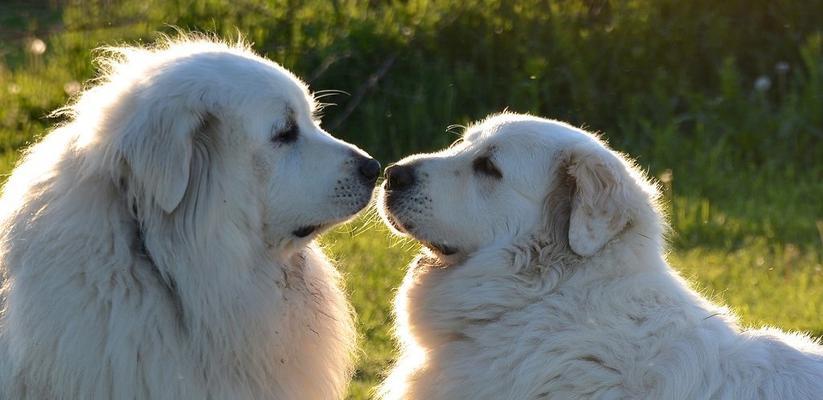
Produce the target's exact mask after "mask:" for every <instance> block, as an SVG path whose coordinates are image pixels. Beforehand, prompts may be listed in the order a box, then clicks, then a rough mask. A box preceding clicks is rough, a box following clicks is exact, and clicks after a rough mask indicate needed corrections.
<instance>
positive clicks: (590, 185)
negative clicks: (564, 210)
mask: <svg viewBox="0 0 823 400" xmlns="http://www.w3.org/2000/svg"><path fill="white" fill-rule="evenodd" d="M567 172H568V174H569V177H571V179H572V181H573V183H574V185H573V187H574V189H573V191H572V193H571V215H570V217H569V247H571V249H572V251H574V252H575V253H577V254H578V255H581V256H584V257H588V256H591V255H593V254H595V253H596V252H598V251H599V250H600V249H601V248H603V246H604V245H605V244H606V243H608V242H609V241H610V240H611V239H612V238H613V237H614V236H615V235H617V234H618V233H620V232H621V231H622V230H623V229H624V228H625V227H626V225H627V224H628V223H629V209H630V204H631V203H630V200H629V198H630V188H629V186H628V185H629V180H630V177H629V175H628V173H627V171H626V167H625V166H624V165H623V163H622V162H621V161H620V159H619V158H618V157H617V156H616V155H615V154H612V152H611V151H609V150H607V149H606V148H604V147H603V146H602V145H600V144H598V143H594V142H588V143H582V144H579V145H577V146H575V147H574V148H573V149H572V151H571V153H570V154H569V164H568V169H567Z"/></svg>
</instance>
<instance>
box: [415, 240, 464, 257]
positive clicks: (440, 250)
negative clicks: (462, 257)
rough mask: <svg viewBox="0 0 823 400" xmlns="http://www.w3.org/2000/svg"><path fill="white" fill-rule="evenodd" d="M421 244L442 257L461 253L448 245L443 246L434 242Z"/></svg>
mask: <svg viewBox="0 0 823 400" xmlns="http://www.w3.org/2000/svg"><path fill="white" fill-rule="evenodd" d="M420 243H421V244H423V246H426V247H427V248H428V249H430V250H431V251H433V252H435V253H437V254H439V255H442V256H453V255H455V254H457V252H458V251H459V250H458V249H457V248H456V247H454V246H449V245H446V244H443V243H433V242H423V241H421V242H420Z"/></svg>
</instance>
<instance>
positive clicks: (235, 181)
mask: <svg viewBox="0 0 823 400" xmlns="http://www.w3.org/2000/svg"><path fill="white" fill-rule="evenodd" d="M99 54H100V58H99V59H98V64H99V65H100V66H101V74H100V77H99V78H98V79H97V80H95V81H93V82H92V83H91V86H90V87H89V88H88V89H87V90H86V91H85V92H83V93H82V94H81V95H80V96H79V98H78V99H77V100H76V102H75V103H74V104H73V105H69V106H67V107H65V108H63V109H61V110H58V111H57V112H56V115H60V116H64V117H66V118H67V122H65V123H64V124H62V126H59V127H57V128H55V129H54V130H53V131H52V132H51V133H49V134H48V135H46V136H45V138H44V139H43V140H42V141H41V142H40V143H38V144H36V145H34V146H32V147H31V148H30V149H29V150H28V151H27V152H26V154H25V155H24V157H23V159H22V161H21V162H20V163H19V165H18V166H17V168H15V169H14V171H13V173H12V175H11V177H10V178H9V180H8V183H7V184H6V185H5V188H4V191H3V194H2V197H0V279H2V281H3V282H2V289H0V302H2V304H0V310H2V311H1V312H0V398H4V399H6V398H7V399H46V398H66V399H68V398H72V399H91V398H137V399H183V398H214V399H322V400H325V399H335V398H342V397H343V396H344V395H345V393H346V388H347V385H348V382H349V379H350V377H351V374H352V372H353V353H354V350H355V344H356V331H355V326H354V320H353V315H352V314H353V312H352V309H351V307H350V305H349V303H348V301H347V299H346V296H345V292H344V290H343V287H342V282H341V278H340V274H339V273H338V271H337V269H336V268H335V267H334V266H333V265H332V264H331V263H330V261H329V260H328V259H327V258H326V256H325V254H324V253H323V251H322V250H321V249H320V248H319V247H318V246H317V245H316V244H315V243H314V239H315V238H316V237H317V236H318V235H319V234H321V233H322V232H323V231H325V230H326V229H328V228H330V227H332V226H335V225H337V224H339V223H342V222H344V221H346V220H348V219H350V218H352V217H353V216H354V215H355V214H356V213H358V212H359V211H360V210H361V209H363V208H364V207H365V206H366V205H367V204H368V202H369V201H370V198H371V194H372V190H373V187H374V184H375V180H376V178H377V175H378V173H379V168H380V166H379V163H377V162H376V161H375V160H373V159H371V158H370V157H369V156H368V155H367V154H366V153H365V152H363V151H362V150H360V149H358V148H357V147H355V146H353V145H351V144H348V143H345V142H343V141H340V140H338V139H336V138H334V137H332V136H331V135H330V134H329V133H327V132H325V131H324V130H322V129H321V128H320V126H319V123H318V121H317V108H318V107H317V105H316V103H315V99H314V97H313V95H312V94H311V93H309V91H308V88H307V87H306V85H305V84H304V83H303V82H302V81H300V79H298V78H297V77H295V76H294V75H293V74H292V73H290V72H289V71H287V70H285V69H284V68H282V67H281V66H279V65H277V64H276V63H274V62H272V61H270V60H268V59H265V58H263V57H260V56H258V55H256V54H254V53H253V52H252V51H251V49H250V48H249V46H248V45H247V44H245V43H243V42H242V41H238V42H237V43H225V42H221V41H220V40H218V39H216V38H212V37H208V36H204V35H195V34H180V35H179V36H178V37H176V38H164V39H161V40H159V41H158V43H157V44H156V45H154V46H152V47H116V48H104V49H102V50H101V51H100V53H99Z"/></svg>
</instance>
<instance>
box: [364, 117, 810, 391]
mask: <svg viewBox="0 0 823 400" xmlns="http://www.w3.org/2000/svg"><path fill="white" fill-rule="evenodd" d="M379 201H380V206H381V215H382V217H383V218H384V220H385V222H386V223H387V224H388V225H389V226H390V227H391V228H392V229H393V230H394V231H395V232H396V233H398V234H399V235H403V236H408V237H412V238H414V239H416V240H418V241H419V242H420V243H421V244H422V245H423V246H424V247H426V249H424V250H423V254H421V255H420V256H419V257H418V258H417V259H416V260H415V261H413V262H412V263H411V264H410V265H409V267H408V271H407V273H406V278H405V279H404V280H403V283H402V285H401V288H400V290H399V291H398V294H397V297H396V299H395V303H394V304H395V309H394V311H395V314H396V321H395V328H396V336H397V341H398V342H399V345H400V352H401V355H400V358H399V361H398V362H397V363H396V364H395V365H394V366H393V367H392V369H391V371H390V372H389V375H388V378H387V379H386V380H385V381H384V383H383V385H382V386H381V388H380V390H379V395H380V397H381V398H382V399H405V400H416V399H426V400H432V399H434V400H436V399H444V400H446V399H448V400H460V399H466V400H468V399H512V400H517V399H523V400H526V399H538V398H552V399H554V398H557V399H569V398H575V399H576V398H597V399H602V398H608V399H625V398H632V399H635V398H650V399H693V398H733V399H744V398H745V399H751V398H768V399H780V398H783V399H808V400H811V399H817V398H819V396H820V393H823V380H821V379H820V378H821V377H822V376H823V347H821V346H820V344H819V343H817V342H815V341H813V340H812V339H810V338H809V336H807V335H804V334H800V333H785V332H782V331H780V330H777V329H773V328H766V329H758V330H750V329H741V328H740V327H739V326H738V325H737V321H736V318H735V317H734V315H732V314H731V313H730V311H729V310H728V309H727V308H726V307H722V306H718V305H715V304H712V303H711V302H709V301H707V300H706V299H704V298H703V297H701V296H700V295H699V294H698V293H697V292H695V291H693V290H692V289H691V288H690V287H689V285H688V283H687V282H685V281H684V280H683V279H682V278H681V277H680V276H679V274H678V273H677V272H676V271H675V270H673V269H672V268H671V267H669V266H668V265H667V263H666V260H665V255H664V252H665V239H664V237H665V234H666V233H667V227H666V224H665V219H664V216H663V213H662V212H661V206H660V203H659V202H660V197H659V191H658V188H657V186H656V185H655V184H654V183H652V182H651V181H650V180H649V179H648V178H647V177H646V174H645V173H643V171H642V170H641V169H640V168H638V167H637V165H636V164H635V163H634V162H633V161H631V160H630V159H629V157H627V156H625V155H623V154H620V153H617V152H615V151H613V150H611V149H609V148H608V146H607V145H606V143H605V142H603V141H602V140H600V138H598V137H597V136H596V135H593V134H591V133H588V132H585V131H583V130H581V129H577V128H575V127H572V126H570V125H568V124H565V123H562V122H558V121H552V120H547V119H542V118H537V117H533V116H528V115H519V114H512V113H503V114H498V115H493V116H491V117H489V118H487V119H485V120H483V121H480V122H478V123H477V124H474V125H472V126H469V127H468V128H466V132H465V134H464V135H463V140H462V141H458V142H456V143H455V144H454V145H452V146H451V147H449V148H448V149H444V150H441V151H438V152H435V153H431V154H418V155H413V156H409V157H407V158H405V159H403V160H400V161H399V162H397V163H396V164H394V165H393V166H392V167H390V168H388V169H387V171H386V181H385V183H384V184H383V185H382V190H381V193H380V194H379ZM420 352H424V353H425V355H426V357H425V359H421V358H419V357H418V356H417V354H418V353H420ZM412 358H413V359H415V360H414V362H409V359H412Z"/></svg>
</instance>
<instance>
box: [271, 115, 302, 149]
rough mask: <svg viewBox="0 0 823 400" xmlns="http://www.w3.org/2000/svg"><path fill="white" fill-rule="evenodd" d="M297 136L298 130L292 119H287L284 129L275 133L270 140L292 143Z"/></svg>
mask: <svg viewBox="0 0 823 400" xmlns="http://www.w3.org/2000/svg"><path fill="white" fill-rule="evenodd" d="M299 134H300V128H299V127H298V126H297V124H296V123H295V122H294V120H293V119H291V118H289V122H287V123H286V126H285V128H283V129H282V130H280V131H279V132H277V134H275V135H274V137H273V138H272V140H273V141H275V142H280V143H292V142H294V141H296V140H297V136H299Z"/></svg>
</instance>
